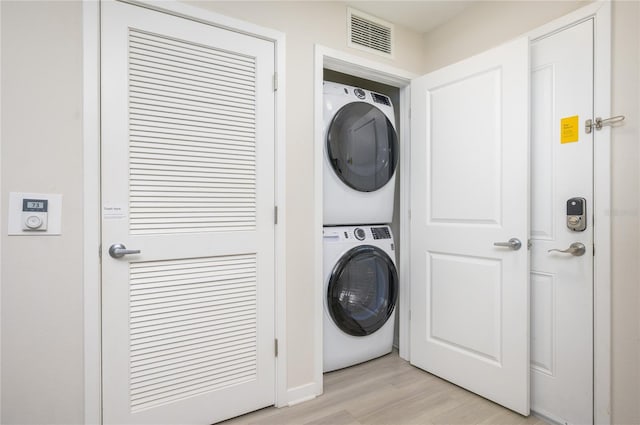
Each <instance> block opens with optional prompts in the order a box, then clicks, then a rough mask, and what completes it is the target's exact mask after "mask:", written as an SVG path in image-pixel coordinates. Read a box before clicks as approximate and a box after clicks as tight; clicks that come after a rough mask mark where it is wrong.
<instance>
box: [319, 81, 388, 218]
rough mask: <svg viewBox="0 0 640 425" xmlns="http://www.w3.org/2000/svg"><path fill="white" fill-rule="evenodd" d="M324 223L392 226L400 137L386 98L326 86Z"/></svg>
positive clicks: (328, 83)
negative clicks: (388, 224)
mask: <svg viewBox="0 0 640 425" xmlns="http://www.w3.org/2000/svg"><path fill="white" fill-rule="evenodd" d="M323 116H324V161H323V162H324V167H323V184H324V188H323V192H324V197H323V198H324V202H323V210H324V211H323V223H324V225H325V226H331V225H347V224H364V223H367V224H377V223H390V222H391V220H392V219H393V202H394V191H395V170H396V167H397V165H398V153H399V146H398V137H397V134H396V129H395V117H394V111H393V104H392V103H391V100H390V99H389V97H387V96H385V95H383V94H379V93H375V92H372V91H369V90H363V89H361V88H357V87H352V86H346V85H343V84H337V83H332V82H327V81H325V82H324V113H323Z"/></svg>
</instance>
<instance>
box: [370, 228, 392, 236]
mask: <svg viewBox="0 0 640 425" xmlns="http://www.w3.org/2000/svg"><path fill="white" fill-rule="evenodd" d="M371 234H372V235H373V239H391V232H390V231H389V228H388V227H387V226H385V227H372V228H371Z"/></svg>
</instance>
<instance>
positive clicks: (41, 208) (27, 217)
mask: <svg viewBox="0 0 640 425" xmlns="http://www.w3.org/2000/svg"><path fill="white" fill-rule="evenodd" d="M48 212H49V200H47V199H27V198H25V199H23V200H22V230H27V231H30V230H33V231H38V230H40V231H43V230H47V224H48V221H49V217H48V216H49V214H48Z"/></svg>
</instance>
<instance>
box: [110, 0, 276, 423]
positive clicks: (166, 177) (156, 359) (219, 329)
mask: <svg viewBox="0 0 640 425" xmlns="http://www.w3.org/2000/svg"><path fill="white" fill-rule="evenodd" d="M274 53H275V52H274V45H273V43H271V42H268V41H265V40H260V39H256V38H253V37H250V36H247V35H243V34H239V33H235V32H232V31H229V30H224V29H220V28H216V27H212V26H209V25H205V24H202V23H198V22H194V21H191V20H187V19H183V18H179V17H176V16H171V15H168V14H164V13H160V12H157V11H152V10H149V9H145V8H142V7H139V6H133V5H130V4H123V3H119V2H111V1H106V2H103V4H102V50H101V63H102V65H101V67H102V83H101V84H102V86H101V91H102V94H101V96H102V202H103V221H102V223H103V228H102V232H103V233H102V243H103V245H102V270H103V279H102V294H103V307H102V308H103V311H102V313H103V420H104V423H105V424H124V423H126V424H142V423H147V424H164V423H172V424H210V423H214V422H217V421H220V420H224V419H227V418H229V417H233V416H237V415H239V414H242V413H245V412H248V411H251V410H255V409H258V408H262V407H264V406H268V405H271V404H273V402H274V394H275V392H274V391H275V374H274V369H275V354H274V224H273V209H274V120H275V112H274V93H273V87H272V81H273V80H272V79H273V73H274ZM113 244H123V245H125V246H126V248H128V249H132V250H140V253H139V254H130V255H126V256H124V257H122V258H113V257H112V256H110V255H109V253H108V251H109V248H110V247H111V246H112V245H113Z"/></svg>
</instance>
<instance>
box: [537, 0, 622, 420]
mask: <svg viewBox="0 0 640 425" xmlns="http://www.w3.org/2000/svg"><path fill="white" fill-rule="evenodd" d="M589 19H593V23H594V58H593V59H594V79H593V85H594V87H593V90H594V92H593V94H594V102H593V109H594V117H592V118H595V117H596V116H600V117H609V116H611V3H610V2H608V1H598V2H596V3H592V4H590V5H587V6H585V7H582V8H580V9H578V10H576V11H574V12H572V13H569V14H567V15H565V16H562V17H560V18H558V19H555V20H553V21H551V22H549V23H548V24H545V25H543V26H541V27H539V28H536V29H535V30H533V31H531V32H529V33H528V34H527V35H528V36H529V39H530V40H531V41H534V40H538V39H541V38H545V37H548V36H550V35H553V34H555V33H557V32H560V31H562V30H564V29H566V28H568V27H571V26H574V25H576V24H578V23H580V22H584V21H586V20H589ZM593 144H594V147H593V156H594V160H593V182H594V186H593V199H594V202H593V203H594V207H593V216H594V222H595V223H597V225H594V227H593V243H594V247H595V248H596V249H597V251H596V252H597V255H594V257H593V421H594V423H597V424H610V423H611V127H606V126H605V127H603V128H602V130H599V131H594V133H593Z"/></svg>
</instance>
